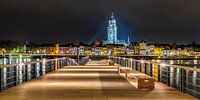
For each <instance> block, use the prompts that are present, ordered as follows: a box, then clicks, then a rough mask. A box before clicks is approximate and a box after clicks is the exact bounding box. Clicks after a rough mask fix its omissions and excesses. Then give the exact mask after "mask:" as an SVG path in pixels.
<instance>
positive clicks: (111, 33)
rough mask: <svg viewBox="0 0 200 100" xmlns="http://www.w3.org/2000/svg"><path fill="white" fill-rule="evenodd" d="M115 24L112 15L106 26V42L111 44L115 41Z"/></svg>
mask: <svg viewBox="0 0 200 100" xmlns="http://www.w3.org/2000/svg"><path fill="white" fill-rule="evenodd" d="M117 41H118V40H117V25H116V20H115V18H114V15H113V13H112V16H111V18H110V20H109V23H108V27H107V42H108V43H111V44H116V43H117Z"/></svg>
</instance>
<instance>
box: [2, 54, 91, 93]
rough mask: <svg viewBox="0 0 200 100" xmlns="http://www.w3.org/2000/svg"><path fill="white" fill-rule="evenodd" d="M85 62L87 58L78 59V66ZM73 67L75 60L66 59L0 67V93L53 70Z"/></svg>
mask: <svg viewBox="0 0 200 100" xmlns="http://www.w3.org/2000/svg"><path fill="white" fill-rule="evenodd" d="M87 61H88V59H87V58H82V59H80V61H79V64H80V65H84V64H85V63H86V62H87ZM73 65H76V62H75V60H74V59H71V58H66V57H64V58H56V59H41V60H40V61H34V62H26V63H18V64H8V65H0V92H1V91H2V90H5V89H7V88H9V87H13V86H16V85H18V84H21V83H23V82H26V81H29V80H31V79H33V78H37V77H40V76H42V75H45V74H47V73H49V72H52V71H54V70H57V69H60V68H63V67H64V66H73Z"/></svg>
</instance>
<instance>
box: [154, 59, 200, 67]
mask: <svg viewBox="0 0 200 100" xmlns="http://www.w3.org/2000/svg"><path fill="white" fill-rule="evenodd" d="M157 62H161V63H166V64H172V65H182V66H189V67H194V68H200V60H196V59H195V60H157Z"/></svg>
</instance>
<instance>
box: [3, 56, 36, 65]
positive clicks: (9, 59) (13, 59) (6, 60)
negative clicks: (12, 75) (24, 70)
mask: <svg viewBox="0 0 200 100" xmlns="http://www.w3.org/2000/svg"><path fill="white" fill-rule="evenodd" d="M35 60H36V59H33V58H32V57H23V56H9V57H5V58H0V65H6V64H16V63H22V62H31V61H35Z"/></svg>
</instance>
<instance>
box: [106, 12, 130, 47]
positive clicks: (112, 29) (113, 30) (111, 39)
mask: <svg viewBox="0 0 200 100" xmlns="http://www.w3.org/2000/svg"><path fill="white" fill-rule="evenodd" d="M103 44H123V45H128V44H129V37H128V43H126V41H125V40H118V39H117V23H116V20H115V17H114V15H113V13H112V16H111V18H110V20H109V22H108V26H107V40H105V41H103Z"/></svg>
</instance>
